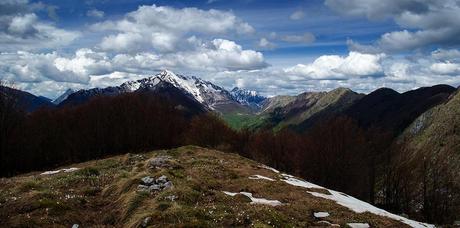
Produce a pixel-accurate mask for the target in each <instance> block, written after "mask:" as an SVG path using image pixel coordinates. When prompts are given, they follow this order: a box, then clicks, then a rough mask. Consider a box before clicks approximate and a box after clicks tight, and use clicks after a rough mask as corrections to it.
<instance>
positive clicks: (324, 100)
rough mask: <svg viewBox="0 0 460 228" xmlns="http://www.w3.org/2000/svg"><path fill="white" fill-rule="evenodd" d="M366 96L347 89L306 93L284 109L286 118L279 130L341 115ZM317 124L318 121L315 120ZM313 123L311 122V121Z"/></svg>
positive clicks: (280, 124) (279, 125)
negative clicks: (312, 120)
mask: <svg viewBox="0 0 460 228" xmlns="http://www.w3.org/2000/svg"><path fill="white" fill-rule="evenodd" d="M363 96H364V95H362V94H358V93H356V92H353V91H352V90H350V89H347V88H337V89H334V90H332V91H329V92H320V93H305V94H301V95H299V96H297V97H296V100H295V101H293V102H291V103H289V104H288V105H286V106H285V107H283V112H284V113H285V114H284V118H283V120H282V121H281V122H280V123H279V124H278V126H277V128H278V129H279V128H283V127H285V126H289V125H294V126H295V125H299V124H301V123H303V124H304V125H305V122H309V120H310V119H315V118H314V117H315V116H317V115H320V116H322V117H326V116H329V115H331V114H332V113H339V112H341V111H342V110H344V109H346V108H348V107H349V106H350V105H352V104H353V103H354V102H355V101H357V100H359V99H361V98H362V97H363ZM314 121H315V122H316V121H318V120H316V119H315V120H314ZM310 122H311V121H310Z"/></svg>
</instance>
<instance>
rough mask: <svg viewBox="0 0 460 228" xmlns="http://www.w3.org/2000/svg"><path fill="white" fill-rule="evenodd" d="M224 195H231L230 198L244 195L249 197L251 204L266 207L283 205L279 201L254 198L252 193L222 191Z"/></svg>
mask: <svg viewBox="0 0 460 228" xmlns="http://www.w3.org/2000/svg"><path fill="white" fill-rule="evenodd" d="M222 192H223V193H225V194H227V195H229V196H236V195H238V194H242V195H245V196H247V197H248V198H249V199H251V201H252V202H251V204H265V205H270V206H273V207H275V206H280V205H282V203H281V202H280V201H278V200H268V199H265V198H256V197H253V196H252V193H250V192H226V191H222Z"/></svg>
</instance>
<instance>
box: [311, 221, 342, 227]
mask: <svg viewBox="0 0 460 228" xmlns="http://www.w3.org/2000/svg"><path fill="white" fill-rule="evenodd" d="M317 223H319V224H325V225H327V226H331V227H340V225H339V224H334V223H330V222H328V221H318V222H317Z"/></svg>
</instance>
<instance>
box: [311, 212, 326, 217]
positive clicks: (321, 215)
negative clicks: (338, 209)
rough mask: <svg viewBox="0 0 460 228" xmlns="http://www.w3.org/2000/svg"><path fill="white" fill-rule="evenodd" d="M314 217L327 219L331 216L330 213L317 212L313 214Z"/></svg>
mask: <svg viewBox="0 0 460 228" xmlns="http://www.w3.org/2000/svg"><path fill="white" fill-rule="evenodd" d="M313 216H315V218H326V217H328V216H329V213H328V212H315V213H313Z"/></svg>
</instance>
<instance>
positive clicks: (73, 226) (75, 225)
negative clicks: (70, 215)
mask: <svg viewBox="0 0 460 228" xmlns="http://www.w3.org/2000/svg"><path fill="white" fill-rule="evenodd" d="M78 227H80V225H78V224H73V225H72V228H78Z"/></svg>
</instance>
